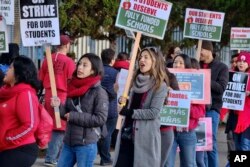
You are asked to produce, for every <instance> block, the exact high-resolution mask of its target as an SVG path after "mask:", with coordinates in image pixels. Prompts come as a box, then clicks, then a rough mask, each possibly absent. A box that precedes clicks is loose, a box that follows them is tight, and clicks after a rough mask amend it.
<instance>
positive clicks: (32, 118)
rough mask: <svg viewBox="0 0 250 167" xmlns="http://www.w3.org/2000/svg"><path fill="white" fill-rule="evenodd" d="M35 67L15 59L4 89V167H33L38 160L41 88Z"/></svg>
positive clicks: (0, 147) (0, 133)
mask: <svg viewBox="0 0 250 167" xmlns="http://www.w3.org/2000/svg"><path fill="white" fill-rule="evenodd" d="M37 76H38V75H37V70H36V67H35V64H34V63H33V61H32V60H31V59H29V58H28V57H25V56H18V57H16V58H14V60H13V62H12V63H11V65H10V67H9V69H8V71H7V73H6V75H5V77H4V79H3V81H4V83H5V85H4V86H3V87H1V89H0V122H1V128H0V166H1V167H16V166H18V167H26V166H32V164H34V162H35V160H36V158H37V156H38V146H37V144H36V138H35V131H36V129H37V126H38V123H39V114H38V104H39V101H38V98H37V95H36V92H37V91H38V90H39V87H40V85H41V83H40V81H39V80H38V77H37Z"/></svg>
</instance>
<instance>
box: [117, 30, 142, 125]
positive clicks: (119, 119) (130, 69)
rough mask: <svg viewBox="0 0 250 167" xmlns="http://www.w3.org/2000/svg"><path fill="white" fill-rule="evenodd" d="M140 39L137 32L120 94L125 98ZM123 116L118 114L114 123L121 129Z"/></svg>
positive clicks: (139, 34)
mask: <svg viewBox="0 0 250 167" xmlns="http://www.w3.org/2000/svg"><path fill="white" fill-rule="evenodd" d="M140 40H141V33H140V32H137V34H136V37H135V43H134V47H133V50H132V54H131V59H130V63H129V70H128V76H127V80H126V84H125V88H124V91H123V94H122V96H123V97H125V98H128V92H129V88H130V84H131V81H132V77H133V74H134V67H135V60H136V56H137V52H138V48H139V44H140ZM125 105H126V103H123V104H121V105H120V106H119V108H122V107H123V106H125ZM123 118H124V116H121V115H119V116H118V119H117V123H116V129H121V125H122V122H123Z"/></svg>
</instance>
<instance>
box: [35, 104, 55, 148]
mask: <svg viewBox="0 0 250 167" xmlns="http://www.w3.org/2000/svg"><path fill="white" fill-rule="evenodd" d="M38 112H39V118H40V120H39V124H38V126H37V129H36V132H35V138H36V143H37V144H38V146H39V147H40V148H44V147H46V146H47V144H48V143H49V141H50V138H51V134H52V129H53V119H52V118H51V116H50V115H49V113H48V112H47V110H46V109H45V108H44V106H43V105H42V104H40V103H39V105H38Z"/></svg>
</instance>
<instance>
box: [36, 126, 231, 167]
mask: <svg viewBox="0 0 250 167" xmlns="http://www.w3.org/2000/svg"><path fill="white" fill-rule="evenodd" d="M224 130H225V126H224V125H220V126H219V131H218V138H217V142H218V150H219V162H220V164H219V167H225V166H226V163H227V140H226V134H225V133H224ZM111 154H112V156H113V154H114V152H111ZM43 162H44V159H43V158H38V159H37V161H36V163H35V164H34V165H33V166H32V167H43ZM99 164H100V157H99V155H97V157H96V160H95V163H94V167H100V165H99ZM175 164H176V165H175V166H176V167H179V157H178V156H177V158H176V163H175ZM75 167H76V165H75ZM106 167H111V165H110V166H106Z"/></svg>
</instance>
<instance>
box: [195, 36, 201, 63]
mask: <svg viewBox="0 0 250 167" xmlns="http://www.w3.org/2000/svg"><path fill="white" fill-rule="evenodd" d="M201 45H202V40H201V39H199V41H198V46H197V50H196V60H197V61H198V62H199V61H200V56H201Z"/></svg>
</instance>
